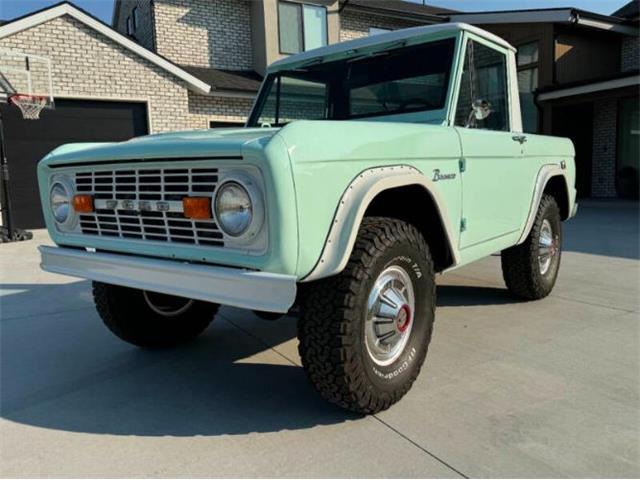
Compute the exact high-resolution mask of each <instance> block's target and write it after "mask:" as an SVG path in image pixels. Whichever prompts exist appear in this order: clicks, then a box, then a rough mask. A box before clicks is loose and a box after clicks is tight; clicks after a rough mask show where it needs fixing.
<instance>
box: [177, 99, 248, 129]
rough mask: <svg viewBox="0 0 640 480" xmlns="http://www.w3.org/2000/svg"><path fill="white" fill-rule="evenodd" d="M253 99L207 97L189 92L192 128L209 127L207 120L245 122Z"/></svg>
mask: <svg viewBox="0 0 640 480" xmlns="http://www.w3.org/2000/svg"><path fill="white" fill-rule="evenodd" d="M252 106H253V99H250V98H231V97H209V96H205V95H198V94H197V93H194V92H189V113H190V116H189V117H190V120H191V127H192V128H209V122H210V121H212V120H214V121H221V122H224V121H228V122H245V121H246V120H247V117H248V116H249V112H250V110H251V107H252Z"/></svg>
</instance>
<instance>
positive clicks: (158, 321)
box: [93, 282, 219, 348]
mask: <svg viewBox="0 0 640 480" xmlns="http://www.w3.org/2000/svg"><path fill="white" fill-rule="evenodd" d="M149 298H152V296H151V295H145V292H143V291H142V290H136V289H133V288H126V287H119V286H116V285H109V284H106V283H100V282H93V299H94V302H95V304H96V309H97V310H98V313H99V314H100V317H101V318H102V321H103V322H104V324H105V325H106V326H107V328H108V329H109V330H111V332H112V333H114V334H115V335H116V336H117V337H119V338H120V339H122V340H124V341H125V342H128V343H131V344H133V345H136V346H139V347H145V348H162V347H171V346H175V345H178V344H181V343H184V342H186V341H188V340H191V339H192V338H195V337H197V336H198V335H200V334H201V333H202V332H203V331H204V330H205V329H206V328H207V327H208V326H209V324H210V323H211V320H213V317H214V316H215V314H216V313H217V311H218V308H219V305H217V304H215V303H206V302H200V301H189V300H187V299H184V300H185V304H184V307H176V308H174V309H169V310H168V311H167V312H166V313H164V314H163V313H161V312H162V310H161V309H160V308H158V307H152V306H150V305H149V303H148V302H149V300H148V299H149ZM173 298H176V297H173Z"/></svg>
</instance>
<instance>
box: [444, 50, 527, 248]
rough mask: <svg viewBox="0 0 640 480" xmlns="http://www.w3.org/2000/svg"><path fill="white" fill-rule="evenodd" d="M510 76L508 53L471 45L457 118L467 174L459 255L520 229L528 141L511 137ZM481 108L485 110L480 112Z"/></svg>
mask: <svg viewBox="0 0 640 480" xmlns="http://www.w3.org/2000/svg"><path fill="white" fill-rule="evenodd" d="M507 72H508V68H507V55H506V52H503V51H500V50H498V49H495V48H493V47H492V46H491V45H490V44H485V43H482V42H481V41H476V40H474V39H469V40H468V41H467V45H466V52H465V62H464V69H463V72H462V77H461V81H460V93H459V96H458V103H457V107H456V117H455V125H456V127H455V129H456V131H457V132H458V135H459V137H460V143H461V146H462V155H463V169H464V171H463V173H462V191H463V195H462V197H463V198H462V216H463V219H464V220H463V224H462V226H461V233H460V248H461V249H465V248H470V247H474V246H476V245H480V244H482V243H484V242H488V241H490V240H494V239H498V238H500V237H502V236H505V235H508V234H510V233H513V232H515V231H517V230H518V229H519V228H520V223H521V215H522V214H521V205H520V203H521V201H520V199H521V198H522V196H523V195H522V193H523V192H522V191H518V190H519V189H520V190H521V189H522V182H521V181H520V177H521V176H522V177H524V176H525V170H524V169H522V168H521V163H522V159H523V142H524V141H526V140H523V138H524V137H523V135H522V134H514V133H512V132H511V118H510V115H509V105H510V99H509V81H508V76H507ZM487 102H488V103H487ZM473 105H476V108H475V109H474V108H472V106H473ZM480 105H483V106H484V107H485V108H484V109H482V108H477V107H478V106H480Z"/></svg>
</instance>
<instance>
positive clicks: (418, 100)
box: [249, 38, 455, 127]
mask: <svg viewBox="0 0 640 480" xmlns="http://www.w3.org/2000/svg"><path fill="white" fill-rule="evenodd" d="M454 47H455V40H454V39H453V38H452V39H447V40H442V41H438V42H433V43H428V44H423V45H419V46H416V47H408V48H399V49H396V50H388V51H383V52H376V53H375V54H373V55H372V56H367V57H360V58H358V57H356V58H351V59H348V60H343V61H339V62H332V63H324V64H319V65H314V66H310V67H307V68H304V69H297V70H292V71H283V72H277V73H275V74H271V75H269V76H268V77H267V78H266V80H265V86H264V88H263V89H262V93H261V94H260V98H259V99H258V101H257V103H256V107H255V109H254V111H253V113H252V115H251V118H250V119H249V126H253V127H256V126H273V127H275V126H282V125H285V124H286V123H288V122H291V121H293V120H347V119H356V118H366V117H374V116H381V115H396V114H401V113H408V112H417V111H429V110H441V109H442V108H444V106H445V102H446V98H447V88H448V85H449V76H450V73H451V63H452V59H453V52H454Z"/></svg>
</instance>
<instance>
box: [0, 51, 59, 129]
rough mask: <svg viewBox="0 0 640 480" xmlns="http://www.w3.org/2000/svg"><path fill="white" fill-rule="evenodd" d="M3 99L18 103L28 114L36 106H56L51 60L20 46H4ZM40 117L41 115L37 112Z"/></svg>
mask: <svg viewBox="0 0 640 480" xmlns="http://www.w3.org/2000/svg"><path fill="white" fill-rule="evenodd" d="M0 102H10V103H13V104H15V105H16V106H18V107H19V108H20V109H21V110H22V112H23V114H24V115H25V118H32V117H28V114H31V115H33V109H37V110H38V112H36V113H39V110H41V109H42V108H53V107H54V101H53V79H52V74H51V60H50V59H49V58H47V57H44V56H40V55H33V54H30V53H26V52H21V51H18V50H8V49H0ZM36 118H37V115H36Z"/></svg>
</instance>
